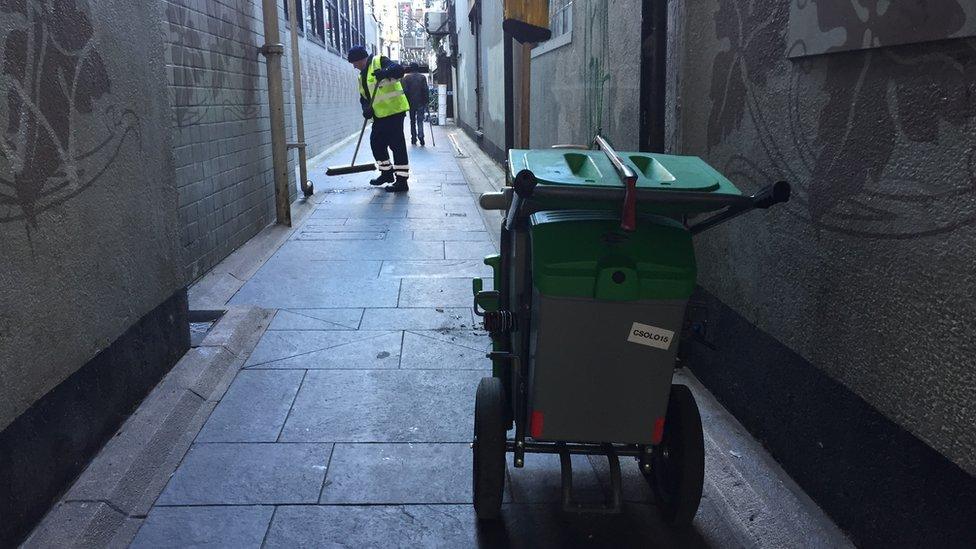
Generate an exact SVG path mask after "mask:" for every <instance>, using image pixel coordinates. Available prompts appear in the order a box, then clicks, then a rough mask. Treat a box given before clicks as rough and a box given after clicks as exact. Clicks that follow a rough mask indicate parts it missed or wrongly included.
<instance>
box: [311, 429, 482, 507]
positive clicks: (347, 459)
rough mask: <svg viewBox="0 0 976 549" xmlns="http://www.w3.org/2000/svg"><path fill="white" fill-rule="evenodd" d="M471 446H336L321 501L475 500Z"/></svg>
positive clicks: (436, 501)
mask: <svg viewBox="0 0 976 549" xmlns="http://www.w3.org/2000/svg"><path fill="white" fill-rule="evenodd" d="M471 494H472V492H471V447H470V445H468V444H467V443H460V444H417V443H413V444H336V447H335V450H334V451H333V454H332V462H331V463H330V464H329V473H328V475H327V476H326V479H325V487H324V488H323V490H322V499H321V500H320V502H321V503H360V504H362V503H368V504H398V503H407V504H409V503H413V504H417V503H460V504H465V503H471V502H472V495H471Z"/></svg>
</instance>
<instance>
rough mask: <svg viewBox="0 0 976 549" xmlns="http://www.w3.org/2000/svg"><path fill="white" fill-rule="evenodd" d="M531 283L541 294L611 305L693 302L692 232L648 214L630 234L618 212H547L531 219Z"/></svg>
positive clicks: (693, 259)
mask: <svg viewBox="0 0 976 549" xmlns="http://www.w3.org/2000/svg"><path fill="white" fill-rule="evenodd" d="M530 221H531V236H532V280H533V283H534V285H535V287H536V288H537V289H538V290H539V292H540V293H541V294H542V295H545V296H553V297H577V298H587V299H601V300H608V301H638V300H647V299H688V297H690V296H691V292H692V290H694V287H695V276H696V273H697V270H696V266H695V253H694V249H693V247H692V243H691V234H690V233H689V232H688V230H687V229H685V227H683V226H682V225H681V224H680V223H678V222H677V221H674V220H672V219H668V218H666V217H661V216H651V215H645V216H640V217H639V218H638V220H637V230H636V231H634V232H625V231H623V230H622V229H621V228H620V218H619V216H618V215H616V214H614V213H613V212H608V211H598V210H596V211H593V210H559V211H542V212H537V213H535V214H533V215H532V216H531V220H530Z"/></svg>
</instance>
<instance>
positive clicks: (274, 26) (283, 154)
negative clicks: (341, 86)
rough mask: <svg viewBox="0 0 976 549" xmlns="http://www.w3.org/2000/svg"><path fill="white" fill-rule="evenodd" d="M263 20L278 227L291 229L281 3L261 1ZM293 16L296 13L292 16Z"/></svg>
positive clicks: (273, 0)
mask: <svg viewBox="0 0 976 549" xmlns="http://www.w3.org/2000/svg"><path fill="white" fill-rule="evenodd" d="M261 10H262V16H263V17H262V19H264V46H262V47H261V50H260V51H261V53H262V54H263V55H264V57H265V59H266V60H267V70H268V106H269V108H270V111H271V112H270V114H271V162H272V165H273V169H274V183H275V211H276V213H277V223H278V224H279V225H287V226H289V227H290V226H291V200H290V197H289V193H288V145H287V143H286V142H285V105H284V102H285V96H284V89H283V84H282V81H281V56H282V55H283V54H284V53H285V46H284V45H283V44H281V42H279V41H278V39H279V38H280V35H279V34H278V2H277V0H261ZM293 13H294V12H293Z"/></svg>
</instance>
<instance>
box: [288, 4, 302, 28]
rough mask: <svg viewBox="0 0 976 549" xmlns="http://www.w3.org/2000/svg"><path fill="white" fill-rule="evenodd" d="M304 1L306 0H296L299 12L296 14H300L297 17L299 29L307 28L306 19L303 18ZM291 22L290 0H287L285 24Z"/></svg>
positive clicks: (296, 7) (296, 9)
mask: <svg viewBox="0 0 976 549" xmlns="http://www.w3.org/2000/svg"><path fill="white" fill-rule="evenodd" d="M304 3H305V0H295V11H296V12H297V14H296V15H298V17H297V19H298V30H299V31H304V30H305V20H304V19H303V18H302V8H303V7H304V6H302V4H304ZM290 22H291V18H290V16H289V15H288V0H285V25H288V24H289V23H290Z"/></svg>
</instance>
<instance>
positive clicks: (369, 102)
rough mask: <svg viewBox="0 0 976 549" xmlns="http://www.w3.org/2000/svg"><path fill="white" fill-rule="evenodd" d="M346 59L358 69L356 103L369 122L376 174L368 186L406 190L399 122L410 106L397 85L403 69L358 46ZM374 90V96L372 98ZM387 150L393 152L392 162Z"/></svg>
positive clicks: (407, 166)
mask: <svg viewBox="0 0 976 549" xmlns="http://www.w3.org/2000/svg"><path fill="white" fill-rule="evenodd" d="M347 59H348V60H349V62H350V63H352V65H353V66H354V67H356V68H357V69H359V95H360V97H359V101H360V103H361V104H362V107H363V118H366V119H369V118H372V119H373V130H372V132H371V133H370V136H369V144H370V148H372V149H373V158H374V159H375V160H376V168H377V169H378V170H379V171H380V175H379V177H377V178H375V179H372V180H371V181H370V182H369V184H370V185H376V186H378V185H383V184H386V183H392V185H389V186H387V187H385V189H386V190H387V191H389V192H406V191H407V190H408V189H409V187H408V186H407V179H408V178H409V177H410V164H409V162H408V160H407V141H406V139H405V138H404V135H403V121H404V118H405V117H406V113H407V111H409V110H410V104H409V103H408V102H407V97H406V96H405V95H404V93H403V86H402V85H401V84H400V78H402V77H403V67H401V66H400V65H398V64H396V63H394V62H392V61H390V60H389V59H387V58H386V57H383V56H378V55H370V54H369V53H368V52H367V51H366V48H364V47H362V46H353V47H352V48H350V49H349V54H348V56H347ZM377 83H379V85H378V86H377ZM374 89H375V92H376V96H375V97H373V95H372V94H373V91H374ZM387 149H389V151H392V153H393V161H392V162H391V161H390V152H389V151H388V150H387Z"/></svg>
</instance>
